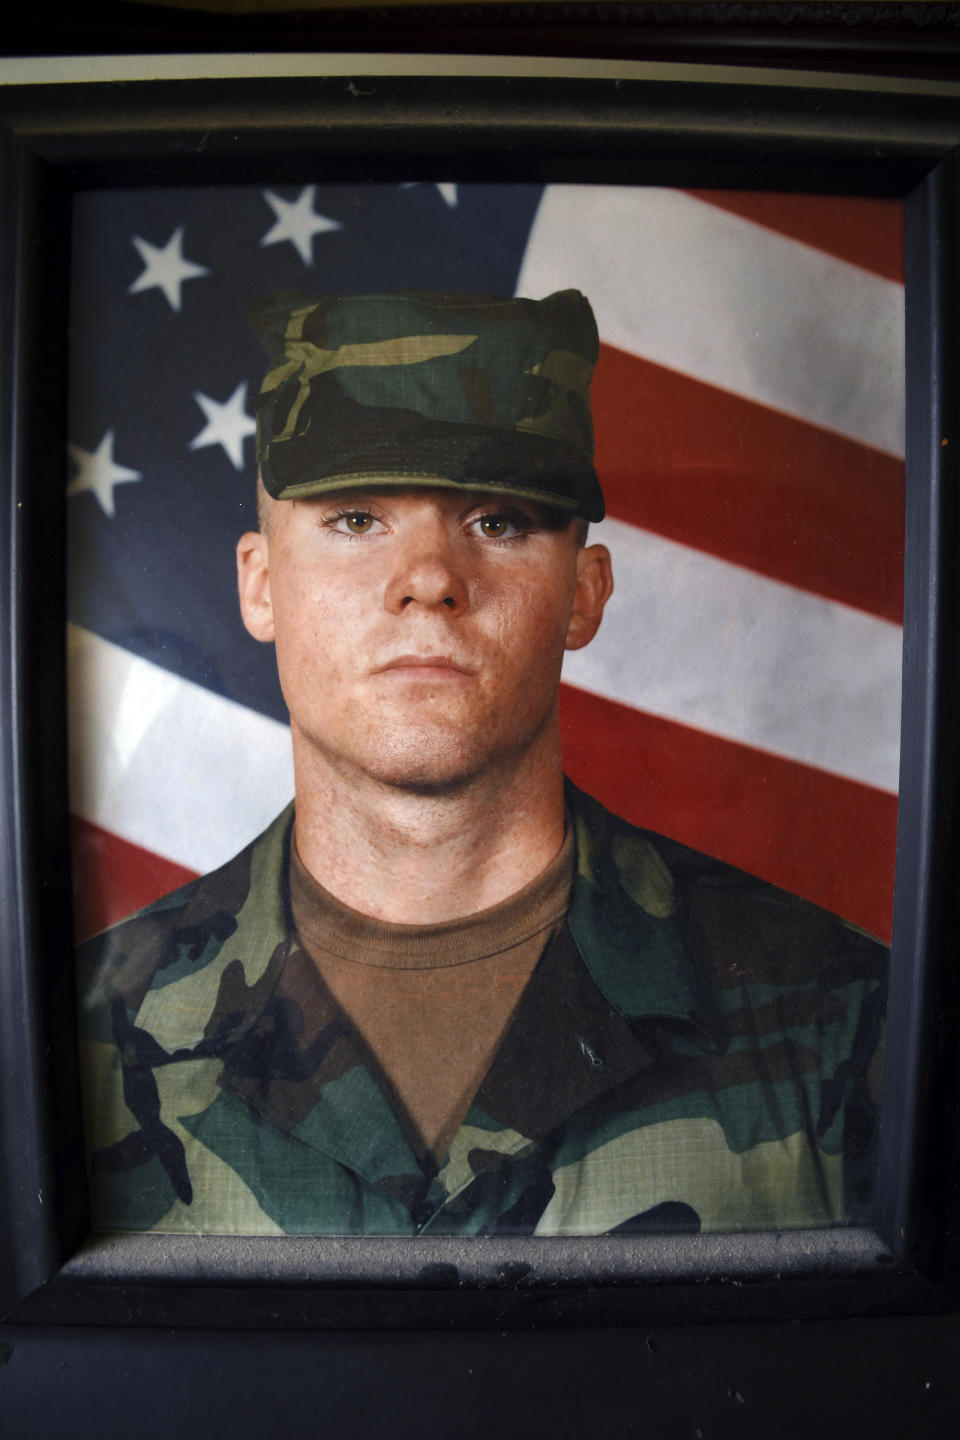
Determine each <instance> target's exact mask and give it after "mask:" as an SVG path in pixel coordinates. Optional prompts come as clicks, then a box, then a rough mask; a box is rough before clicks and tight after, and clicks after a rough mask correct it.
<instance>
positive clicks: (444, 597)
mask: <svg viewBox="0 0 960 1440" xmlns="http://www.w3.org/2000/svg"><path fill="white" fill-rule="evenodd" d="M467 595H468V591H467V581H466V577H465V575H464V574H463V569H462V566H461V565H460V563H458V557H457V553H456V545H455V542H454V541H453V539H452V538H451V537H450V536H449V535H446V534H445V533H443V532H442V531H439V532H434V533H433V534H431V535H429V536H427V535H423V536H421V537H419V539H418V541H417V542H415V543H411V544H410V545H408V546H406V547H404V551H403V553H402V554H401V555H398V556H397V559H396V564H395V566H394V571H393V574H392V575H391V577H390V580H389V582H388V584H387V591H386V595H385V597H384V601H385V604H386V608H387V609H388V610H390V611H391V612H392V613H394V614H400V613H401V612H402V611H403V610H406V609H409V608H410V607H412V606H420V607H422V608H423V609H425V610H440V609H442V610H444V611H446V612H448V613H449V614H450V615H451V616H453V615H460V614H462V613H463V611H464V610H465V609H466V607H467Z"/></svg>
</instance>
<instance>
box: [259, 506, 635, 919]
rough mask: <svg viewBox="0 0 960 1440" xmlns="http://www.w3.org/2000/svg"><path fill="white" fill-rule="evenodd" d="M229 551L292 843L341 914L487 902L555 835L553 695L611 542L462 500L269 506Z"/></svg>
mask: <svg viewBox="0 0 960 1440" xmlns="http://www.w3.org/2000/svg"><path fill="white" fill-rule="evenodd" d="M268 519H269V526H268V530H267V533H266V534H263V533H261V534H252V533H251V534H248V535H244V536H243V537H242V538H241V540H240V542H239V545H238V549H237V558H238V574H239V585H240V602H241V610H242V613H243V617H244V622H245V624H246V626H247V629H248V630H249V631H250V633H251V634H252V635H254V636H255V637H256V638H257V639H259V640H265V641H270V640H272V641H274V642H275V644H276V653H277V666H278V669H279V673H280V682H281V686H282V688H283V693H284V697H285V699H286V702H287V705H288V708H289V710H290V717H291V728H292V735H293V753H294V774H295V783H296V792H297V846H298V850H299V851H300V855H301V858H302V859H303V860H304V863H305V864H306V865H307V867H308V868H309V869H310V870H311V872H312V873H313V874H314V875H315V876H316V877H317V879H319V880H320V881H321V883H323V884H325V885H327V887H328V888H329V889H331V890H332V891H333V893H334V894H336V895H338V896H339V897H340V898H341V899H342V900H344V901H345V902H346V903H347V904H352V905H354V907H355V908H358V909H362V910H363V911H364V912H365V913H367V914H372V915H379V916H381V917H382V918H385V919H393V920H396V921H401V922H406V921H412V922H417V923H427V922H428V921H429V920H431V919H444V918H449V917H451V916H455V915H461V914H467V913H470V912H471V911H473V910H476V909H480V908H483V906H484V905H488V904H493V903H496V901H497V900H499V899H502V898H504V897H505V896H506V895H508V894H511V893H513V891H515V890H518V889H520V888H522V886H523V885H524V884H525V883H526V882H527V880H529V879H531V878H532V877H533V876H534V875H535V874H537V873H538V872H539V870H540V869H542V868H543V866H544V865H545V864H547V863H548V862H549V860H550V859H551V858H552V856H553V855H554V854H555V853H556V850H557V848H558V847H559V844H560V841H561V839H562V834H563V796H562V771H561V763H560V745H559V728H558V721H557V690H558V685H559V679H560V667H561V662H562V659H563V654H564V651H565V650H566V649H577V648H579V647H580V646H582V645H585V644H587V643H588V641H589V640H590V639H591V638H592V637H593V635H594V633H595V632H596V629H597V626H598V625H599V623H600V619H601V617H602V613H603V607H604V604H605V602H606V600H607V598H608V595H609V593H610V589H611V586H612V581H611V579H610V563H609V555H608V554H607V551H606V550H605V549H604V547H603V546H601V545H593V546H589V547H587V548H583V547H581V546H579V545H578V543H577V534H576V530H575V528H574V527H573V526H572V525H566V526H564V527H562V528H559V529H558V528H556V526H551V525H550V524H549V523H548V522H549V517H547V516H545V515H544V513H543V512H542V511H541V510H540V509H539V507H537V506H536V505H535V504H533V503H528V502H526V501H519V502H518V501H517V500H516V499H515V498H514V497H513V496H507V495H493V496H491V495H486V494H477V493H470V492H464V491H461V490H456V491H450V490H440V489H437V490H428V489H422V490H416V489H409V490H406V489H405V490H391V489H386V488H384V489H381V490H376V489H368V490H362V491H361V490H346V491H343V492H340V493H338V494H335V495H324V496H320V497H316V498H312V499H310V500H305V501H294V502H290V501H281V502H275V503H273V504H272V505H270V506H269V508H268Z"/></svg>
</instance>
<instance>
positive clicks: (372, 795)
mask: <svg viewBox="0 0 960 1440" xmlns="http://www.w3.org/2000/svg"><path fill="white" fill-rule="evenodd" d="M294 773H295V779H296V795H297V812H296V813H297V820H296V833H297V850H298V852H299V854H300V858H301V860H302V861H303V863H304V865H305V866H306V868H307V870H308V871H309V872H310V874H311V875H313V877H314V878H315V879H316V880H318V881H319V882H320V884H321V885H323V886H324V887H325V888H326V889H327V890H329V891H330V892H331V894H333V895H335V896H336V897H337V899H338V900H341V901H342V902H343V903H344V904H345V905H349V906H350V907H351V908H352V909H354V910H359V911H360V912H361V913H362V914H365V915H370V916H372V917H373V918H374V919H378V920H388V921H392V922H393V923H395V924H407V925H430V924H436V923H438V922H440V921H442V920H453V919H457V918H459V917H461V916H464V915H470V914H474V913H475V912H476V911H478V910H485V909H487V908H488V907H489V906H491V905H496V904H498V903H499V902H500V901H501V900H506V899H507V898H508V897H509V896H510V895H513V894H515V893H516V892H517V891H518V890H522V889H523V887H524V886H525V885H527V884H529V882H530V881H531V880H533V879H534V878H535V877H536V876H537V875H539V874H540V872H541V871H542V870H544V869H545V868H546V867H547V865H549V863H550V861H551V860H552V859H553V858H554V856H555V855H556V854H557V852H558V850H559V849H560V846H561V845H562V843H563V828H564V799H563V775H562V771H561V766H560V749H559V736H558V732H557V726H556V721H554V722H553V724H552V725H551V726H549V727H548V728H547V730H546V731H545V732H544V734H543V735H542V736H541V737H540V741H539V743H538V744H537V745H536V746H535V747H534V748H533V750H532V751H528V752H526V753H525V754H524V755H523V756H522V757H521V759H520V760H519V761H518V762H517V763H515V764H509V763H503V764H500V765H497V766H493V767H490V768H489V769H488V770H486V771H484V773H483V774H482V775H479V776H477V777H476V778H475V779H473V780H471V781H469V782H467V783H465V784H464V785H462V786H459V787H457V788H456V789H455V790H451V791H450V792H449V793H441V794H426V795H424V794H422V793H414V792H411V791H408V790H403V789H400V788H398V787H396V786H392V785H386V784H383V783H382V782H379V781H375V780H372V779H371V778H370V777H369V776H364V775H357V774H356V773H350V774H345V773H341V772H340V771H339V770H338V769H337V767H336V766H333V765H331V764H330V763H329V761H328V760H327V759H326V758H325V757H323V756H319V755H317V753H316V752H315V751H313V750H311V749H309V748H308V747H307V745H306V743H305V742H304V741H303V738H302V737H300V736H298V735H297V733H296V731H295V732H294Z"/></svg>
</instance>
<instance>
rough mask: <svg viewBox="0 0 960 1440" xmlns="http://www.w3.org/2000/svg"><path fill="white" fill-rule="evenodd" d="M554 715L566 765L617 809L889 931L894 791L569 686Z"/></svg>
mask: <svg viewBox="0 0 960 1440" xmlns="http://www.w3.org/2000/svg"><path fill="white" fill-rule="evenodd" d="M560 720H561V733H562V736H563V753H564V769H565V770H566V772H567V774H568V775H569V776H570V778H571V779H572V780H573V781H574V783H575V784H577V785H579V786H581V787H582V788H583V789H584V790H587V791H589V792H590V794H592V795H595V796H596V797H597V799H598V800H601V801H602V802H603V803H604V804H605V805H607V806H609V808H610V809H611V810H615V811H616V812H617V814H619V815H623V816H624V817H625V818H626V819H627V820H630V821H631V822H632V823H633V824H635V825H640V826H642V827H643V828H644V829H647V830H655V831H657V832H658V833H660V834H664V835H670V836H671V837H673V838H674V839H676V840H679V841H681V842H682V843H683V844H685V845H691V846H693V848H694V849H696V850H702V851H704V852H705V853H706V854H708V855H714V856H716V857H717V858H718V859H720V860H725V861H727V862H728V863H729V864H731V865H736V866H738V867H739V868H741V869H743V870H749V871H750V872H751V873H752V874H754V875H758V876H760V877H761V878H762V879H764V880H769V881H770V882H771V883H772V884H774V885H779V886H781V887H782V888H783V889H784V890H789V891H792V892H793V893H794V894H796V895H802V896H804V897H805V898H806V899H808V900H812V901H813V902H814V903H815V904H817V905H822V906H823V907H824V908H825V909H827V910H832V911H833V912H834V913H835V914H837V915H842V916H843V917H844V918H845V919H847V920H852V921H853V922H854V923H855V924H857V925H860V926H862V928H863V929H865V930H869V931H870V932H871V933H872V934H874V935H879V936H882V937H883V938H884V939H888V938H889V936H890V927H891V919H892V911H893V870H894V857H895V848H896V827H897V801H896V797H895V796H893V795H888V794H885V793H884V792H883V791H881V790H874V789H872V788H870V787H869V786H866V785H858V784H856V783H855V782H854V781H851V780H844V779H842V778H840V777H838V776H835V775H829V774H827V773H826V772H825V771H822V770H816V769H813V768H812V767H810V766H806V765H800V764H797V763H796V762H794V761H791V760H783V759H781V758H779V757H778V756H775V755H769V754H767V753H765V752H764V751H760V750H753V749H751V748H750V747H749V746H746V745H738V744H735V743H733V742H731V741H727V740H721V739H718V738H717V737H716V736H714V735H708V734H706V733H705V732H702V731H699V730H693V729H690V728H689V727H687V726H683V725H676V724H673V723H672V722H670V721H668V720H661V719H658V718H656V717H655V716H652V715H645V714H643V713H641V712H639V711H636V710H632V709H630V708H629V707H628V706H625V705H618V704H616V703H615V702H614V701H611V700H604V699H601V698H600V697H598V696H596V695H590V694H587V693H586V692H585V691H583V690H575V689H573V688H572V687H571V686H566V685H565V686H562V687H561V691H560Z"/></svg>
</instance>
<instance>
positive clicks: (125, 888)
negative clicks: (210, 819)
mask: <svg viewBox="0 0 960 1440" xmlns="http://www.w3.org/2000/svg"><path fill="white" fill-rule="evenodd" d="M70 844H71V849H72V853H73V930H74V935H75V937H76V940H77V943H78V944H79V942H80V941H81V940H85V939H86V938H87V936H88V935H96V934H97V932H98V931H100V930H104V929H106V927H107V926H108V925H113V924H114V923H115V921H117V920H122V919H123V917H124V915H129V914H131V913H132V912H133V911H134V910H139V909H140V907H141V906H142V905H149V904H150V902H151V900H156V899H158V898H159V896H161V895H166V894H168V893H169V892H170V891H171V890H176V889H177V887H178V886H179V885H183V884H185V883H186V882H187V881H188V880H193V879H194V878H195V875H196V872H195V871H193V870H187V869H185V867H184V866H183V865H177V864H176V863H175V862H174V861H173V860H165V859H164V858H163V856H162V855H155V854H154V853H153V851H152V850H144V849H143V847H142V846H140V845H131V843H130V842H129V840H121V838H120V836H119V835H113V834H111V833H110V831H109V830H101V829H100V827H99V826H98V825H91V824H90V822H89V821H88V820H80V819H78V818H77V816H75V815H74V816H71V819H70Z"/></svg>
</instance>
